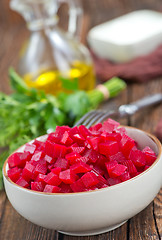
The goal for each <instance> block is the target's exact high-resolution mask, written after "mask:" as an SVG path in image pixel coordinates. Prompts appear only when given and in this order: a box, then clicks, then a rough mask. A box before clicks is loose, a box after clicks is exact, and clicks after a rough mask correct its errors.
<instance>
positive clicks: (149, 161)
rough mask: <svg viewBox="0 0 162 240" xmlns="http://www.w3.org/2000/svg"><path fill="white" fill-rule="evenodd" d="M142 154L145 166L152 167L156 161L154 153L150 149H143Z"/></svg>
mask: <svg viewBox="0 0 162 240" xmlns="http://www.w3.org/2000/svg"><path fill="white" fill-rule="evenodd" d="M142 152H143V153H144V155H145V159H146V164H147V165H149V166H150V165H152V164H153V163H154V162H155V160H156V154H155V153H154V151H153V150H152V149H151V148H150V147H145V148H144V149H143V150H142Z"/></svg>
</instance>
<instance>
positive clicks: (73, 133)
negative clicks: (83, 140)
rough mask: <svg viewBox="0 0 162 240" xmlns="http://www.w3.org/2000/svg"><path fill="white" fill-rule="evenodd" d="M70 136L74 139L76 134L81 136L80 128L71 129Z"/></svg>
mask: <svg viewBox="0 0 162 240" xmlns="http://www.w3.org/2000/svg"><path fill="white" fill-rule="evenodd" d="M69 134H70V137H72V138H73V136H74V135H75V134H79V128H78V127H77V126H75V127H73V128H71V129H70V130H69Z"/></svg>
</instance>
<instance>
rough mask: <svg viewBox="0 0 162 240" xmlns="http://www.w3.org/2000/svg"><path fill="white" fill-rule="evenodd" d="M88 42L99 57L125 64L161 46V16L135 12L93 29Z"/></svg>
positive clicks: (154, 12)
mask: <svg viewBox="0 0 162 240" xmlns="http://www.w3.org/2000/svg"><path fill="white" fill-rule="evenodd" d="M88 42H89V44H90V46H91V48H92V49H93V51H94V52H95V53H96V54H97V55H98V56H100V57H103V58H107V59H109V60H112V61H114V62H119V63H122V62H127V61H130V60H132V59H134V58H136V57H138V56H142V55H147V54H148V53H150V52H152V51H153V50H154V49H155V48H156V47H157V46H159V45H160V44H161V43H162V14H161V13H160V12H156V11H151V10H138V11H134V12H131V13H128V14H126V15H123V16H121V17H118V18H115V19H113V20H110V21H108V22H105V23H102V24H100V25H98V26H95V27H93V28H92V29H91V30H90V31H89V33H88Z"/></svg>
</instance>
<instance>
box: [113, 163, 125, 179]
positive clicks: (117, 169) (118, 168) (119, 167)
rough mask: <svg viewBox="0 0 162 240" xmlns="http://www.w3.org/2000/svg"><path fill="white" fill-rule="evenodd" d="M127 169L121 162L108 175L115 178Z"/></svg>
mask: <svg viewBox="0 0 162 240" xmlns="http://www.w3.org/2000/svg"><path fill="white" fill-rule="evenodd" d="M126 170H127V167H126V166H124V165H121V164H118V165H117V166H116V167H115V168H114V169H113V170H112V172H111V175H110V177H112V178H116V177H119V176H120V175H122V174H123V173H124V172H125V171H126Z"/></svg>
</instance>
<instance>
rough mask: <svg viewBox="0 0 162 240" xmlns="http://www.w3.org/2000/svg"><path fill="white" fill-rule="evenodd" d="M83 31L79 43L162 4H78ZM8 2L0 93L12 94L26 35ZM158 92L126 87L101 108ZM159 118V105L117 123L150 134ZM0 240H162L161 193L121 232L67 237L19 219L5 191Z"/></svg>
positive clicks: (1, 0)
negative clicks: (101, 27)
mask: <svg viewBox="0 0 162 240" xmlns="http://www.w3.org/2000/svg"><path fill="white" fill-rule="evenodd" d="M82 3H83V8H84V27H83V29H82V41H83V42H86V33H87V31H88V29H90V28H91V27H92V26H95V25H96V24H99V23H102V22H104V21H107V20H110V19H112V18H115V17H118V16H120V15H122V14H125V13H128V12H131V11H133V10H138V9H152V10H158V11H162V1H161V0H82ZM8 4H9V1H8V0H0V91H3V92H6V93H10V92H11V89H10V86H9V82H8V76H7V71H8V67H9V66H14V67H16V65H17V60H18V51H19V49H20V46H21V44H22V43H23V42H24V40H25V39H26V38H27V37H28V36H29V32H28V31H27V29H26V26H25V23H24V21H23V19H22V18H21V17H20V16H18V15H17V14H16V13H14V12H12V11H11V10H9V6H8ZM66 10H67V7H66V6H63V7H62V8H61V9H60V11H59V15H60V16H62V17H61V20H60V25H61V26H62V27H64V28H66V22H67V21H66V20H67V14H66ZM156 92H161V93H162V77H161V78H158V79H153V80H152V81H150V82H149V83H147V84H136V83H134V84H128V87H127V89H126V90H125V91H124V92H123V93H121V94H120V96H118V97H117V98H116V99H115V100H111V101H109V102H107V103H106V104H104V105H102V106H101V107H102V108H108V109H110V108H112V107H113V106H118V105H120V104H125V103H129V102H131V101H135V100H137V99H139V98H141V97H143V96H145V95H149V94H152V93H156ZM161 117H162V105H159V106H156V107H154V108H152V109H149V110H145V111H142V112H140V113H138V114H136V115H135V116H133V117H131V118H126V119H124V120H121V121H120V122H121V123H122V124H127V125H131V126H135V127H138V128H141V129H143V130H146V131H148V132H151V133H154V131H155V127H156V125H157V123H158V121H159V120H160V118H161ZM0 239H2V240H37V239H38V240H69V239H71V240H79V239H80V240H96V239H100V240H106V239H108V240H152V239H162V190H161V191H160V192H159V194H158V195H157V197H156V198H155V199H154V201H153V202H152V203H151V204H150V205H149V206H148V207H147V208H146V209H145V210H143V211H142V212H141V213H139V214H138V215H136V216H135V217H133V218H131V219H130V220H129V221H128V222H127V223H125V224H124V225H123V226H121V227H120V228H118V229H116V230H114V231H111V232H109V233H106V234H101V235H98V236H91V237H71V236H65V235H63V234H59V233H57V232H55V231H52V230H47V229H44V228H41V227H38V226H36V225H34V224H32V223H30V222H29V221H27V220H25V219H24V218H22V217H21V216H20V215H19V214H18V213H17V212H16V211H15V210H14V209H13V208H12V206H11V204H10V203H9V201H8V199H7V197H6V194H5V192H4V191H2V192H1V193H0Z"/></svg>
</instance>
